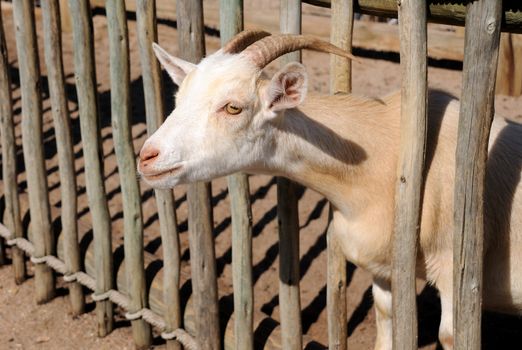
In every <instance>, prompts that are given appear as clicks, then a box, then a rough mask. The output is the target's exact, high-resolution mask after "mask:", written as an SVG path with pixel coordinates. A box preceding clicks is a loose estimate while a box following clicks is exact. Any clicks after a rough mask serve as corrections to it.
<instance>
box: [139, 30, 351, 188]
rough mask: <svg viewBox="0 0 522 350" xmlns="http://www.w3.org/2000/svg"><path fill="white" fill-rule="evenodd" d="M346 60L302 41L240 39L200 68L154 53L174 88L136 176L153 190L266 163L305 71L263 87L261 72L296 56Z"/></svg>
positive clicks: (295, 68)
mask: <svg viewBox="0 0 522 350" xmlns="http://www.w3.org/2000/svg"><path fill="white" fill-rule="evenodd" d="M304 48H308V49H312V50H317V51H323V52H331V53H334V54H338V55H341V56H345V57H348V58H351V57H352V56H351V55H350V54H349V53H347V52H345V51H343V50H341V49H339V48H337V47H336V46H333V45H331V44H329V43H327V42H324V41H321V40H318V39H315V38H311V37H308V36H302V35H274V36H269V34H268V33H266V32H261V31H245V32H242V33H240V34H238V35H237V36H236V37H235V38H233V39H232V40H231V41H230V42H229V43H228V44H227V45H225V46H224V47H223V48H222V49H221V50H219V51H218V52H216V53H214V54H212V55H210V56H209V57H207V58H205V59H203V60H202V61H201V62H200V63H199V64H198V65H194V64H192V63H189V62H186V61H184V60H181V59H179V58H176V57H172V56H171V55H169V54H168V53H167V52H165V51H164V50H163V49H162V48H160V47H159V46H158V45H156V44H154V51H155V53H156V56H157V58H158V60H159V61H160V63H161V64H162V65H163V67H164V68H165V69H166V71H167V73H168V74H169V76H170V77H171V78H172V80H173V81H174V83H176V84H177V85H178V86H179V90H178V93H177V95H176V108H175V109H174V111H172V113H171V114H170V115H169V117H168V118H167V119H166V120H165V122H164V123H163V125H161V127H160V128H159V129H158V130H157V131H156V132H155V133H154V134H153V135H152V136H150V137H149V139H148V140H147V141H146V142H145V144H144V146H143V148H142V150H141V152H140V160H139V165H138V171H139V173H140V174H141V176H142V177H143V179H144V180H145V181H146V182H148V183H149V184H150V185H152V186H153V187H158V188H169V187H173V186H174V185H176V184H178V183H187V182H194V181H207V180H211V179H213V178H216V177H219V176H224V175H228V174H231V173H234V172H236V171H240V170H243V171H248V170H254V169H256V168H259V167H262V166H263V165H267V164H269V163H270V157H271V155H272V153H273V149H274V147H275V140H274V138H273V130H274V127H275V125H277V119H278V118H281V117H282V113H281V112H282V111H284V110H285V109H289V108H295V107H297V106H298V105H299V104H300V103H301V102H302V101H303V100H304V98H305V96H306V90H307V75H306V71H305V69H304V67H303V65H301V64H299V63H290V64H288V65H286V66H285V67H284V68H282V69H281V70H280V71H279V72H277V73H276V74H275V76H274V77H273V78H272V79H271V80H268V79H266V78H264V77H263V76H262V74H261V72H262V69H263V68H264V67H265V66H266V65H267V64H268V63H270V62H271V61H273V60H274V59H276V58H277V57H279V56H281V55H283V54H285V53H288V52H292V51H296V50H300V49H304Z"/></svg>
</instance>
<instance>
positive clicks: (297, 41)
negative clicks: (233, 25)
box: [242, 34, 356, 69]
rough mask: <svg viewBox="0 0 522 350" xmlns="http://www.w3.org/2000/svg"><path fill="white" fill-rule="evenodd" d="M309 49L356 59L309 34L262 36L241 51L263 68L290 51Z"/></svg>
mask: <svg viewBox="0 0 522 350" xmlns="http://www.w3.org/2000/svg"><path fill="white" fill-rule="evenodd" d="M301 49H309V50H314V51H321V52H327V53H333V54H335V55H339V56H342V57H345V58H348V59H351V60H354V59H356V58H355V56H353V55H352V54H351V53H349V52H347V51H345V50H343V49H341V48H339V47H337V46H335V45H332V44H330V43H329V42H326V41H324V40H321V39H317V38H315V37H312V36H309V35H295V34H278V35H272V36H269V37H266V38H263V39H261V40H259V41H257V42H255V43H253V44H252V45H250V46H249V47H247V48H246V49H245V50H244V51H243V53H242V54H243V55H245V56H247V57H249V58H250V59H251V60H252V61H253V62H254V64H255V65H256V66H258V67H259V68H261V69H262V68H264V67H265V66H266V65H267V64H269V63H270V62H272V61H273V60H275V59H276V58H278V57H279V56H282V55H284V54H287V53H289V52H292V51H297V50H301Z"/></svg>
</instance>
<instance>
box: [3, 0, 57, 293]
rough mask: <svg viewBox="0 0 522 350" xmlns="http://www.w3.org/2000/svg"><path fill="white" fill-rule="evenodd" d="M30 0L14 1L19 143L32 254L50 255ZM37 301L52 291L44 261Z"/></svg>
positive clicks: (38, 269)
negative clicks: (20, 96)
mask: <svg viewBox="0 0 522 350" xmlns="http://www.w3.org/2000/svg"><path fill="white" fill-rule="evenodd" d="M33 6H34V4H33V1H32V0H16V1H13V15H14V22H15V32H16V49H17V52H18V64H19V67H20V84H21V89H22V144H23V150H24V157H25V158H24V159H25V168H26V174H27V190H28V192H29V208H30V212H31V233H32V235H31V239H32V241H33V242H34V245H35V252H34V255H35V257H43V256H45V255H49V254H53V252H54V237H53V232H52V227H51V214H50V207H49V198H48V193H47V192H48V190H47V177H46V171H45V162H44V155H43V148H42V145H43V139H42V100H41V95H40V66H39V59H38V46H37V43H36V30H35V24H34V11H33ZM35 285H36V302H37V303H45V302H47V301H49V300H50V299H52V298H53V296H54V293H55V287H54V273H53V271H52V269H51V268H50V267H49V266H47V265H46V264H42V263H40V264H36V266H35Z"/></svg>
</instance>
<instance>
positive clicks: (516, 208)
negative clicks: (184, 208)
mask: <svg viewBox="0 0 522 350" xmlns="http://www.w3.org/2000/svg"><path fill="white" fill-rule="evenodd" d="M260 34H261V37H263V36H266V33H256V32H246V33H243V34H242V35H239V36H238V39H237V41H235V43H234V45H231V46H230V47H232V48H233V47H236V46H237V47H239V46H242V45H243V46H244V45H250V43H252V42H253V41H256V40H259V35H260ZM238 45H239V46H238ZM250 47H253V49H252V50H245V54H242V53H240V54H236V52H239V51H240V50H239V51H235V49H234V50H232V51H218V52H217V53H215V54H213V55H210V56H209V57H207V58H205V59H204V60H203V61H202V62H200V63H199V64H198V65H193V64H191V63H189V62H185V61H183V60H180V59H178V58H175V57H172V56H170V55H169V54H168V53H166V52H165V51H163V50H162V49H161V48H159V47H157V46H156V47H155V52H156V54H157V56H158V59H159V60H160V61H161V62H162V64H163V65H164V66H165V67H166V69H167V72H168V73H169V75H170V76H171V77H172V79H173V80H174V81H175V82H176V84H178V85H181V86H180V90H179V92H178V94H177V97H176V109H175V110H174V111H172V113H171V114H170V116H169V118H167V119H166V121H165V123H164V124H163V125H162V126H161V127H160V128H159V129H158V130H157V131H156V132H155V133H154V135H152V136H151V137H150V138H149V139H148V140H147V142H146V143H145V145H144V146H143V148H142V150H141V152H140V163H139V166H138V168H139V172H140V174H141V175H142V176H143V179H144V180H145V181H147V182H148V183H149V184H150V185H152V186H153V187H156V188H171V187H173V186H175V185H176V184H178V183H188V182H195V181H208V180H211V179H213V178H216V177H220V176H224V175H229V174H232V173H234V172H237V171H247V172H254V173H256V172H258V173H266V174H272V175H281V176H286V177H289V178H291V179H294V180H296V181H298V182H300V183H302V184H304V185H306V186H308V187H310V188H313V189H315V190H317V191H318V192H320V193H322V194H323V195H325V196H326V197H327V198H328V199H329V200H330V201H331V202H332V203H333V206H334V215H333V221H332V224H331V227H330V229H331V230H332V232H333V234H334V235H335V236H337V237H338V238H339V241H340V242H341V245H342V248H343V251H344V254H345V255H346V258H347V259H348V260H350V261H352V262H353V263H355V264H357V265H358V266H360V267H363V268H365V269H367V270H368V271H370V272H371V273H372V274H373V275H374V284H373V296H374V302H375V306H376V308H375V310H376V313H377V317H376V319H377V342H376V348H377V349H379V350H384V349H391V346H392V322H391V317H392V295H391V287H390V276H391V265H392V235H393V228H394V207H395V187H396V183H397V181H396V179H397V175H396V171H397V160H398V154H399V144H400V102H401V101H400V95H399V94H395V95H391V96H389V97H386V98H384V99H383V100H369V99H362V98H358V97H355V96H352V95H343V96H322V97H320V96H309V97H308V98H306V92H307V85H308V84H307V79H308V78H307V74H306V71H305V68H304V67H303V66H302V65H300V64H298V63H290V64H288V65H286V66H285V67H283V68H282V69H281V70H279V71H278V72H277V73H276V74H275V75H274V76H273V77H272V78H271V79H267V78H266V76H264V75H263V74H262V68H263V67H264V66H263V65H264V63H266V62H268V61H270V60H272V59H273V58H274V57H276V56H278V55H280V54H282V53H285V52H290V51H294V50H297V49H299V48H303V47H309V48H310V47H314V48H315V49H318V50H320V51H327V52H335V53H337V54H339V51H338V50H337V49H334V48H332V47H331V46H329V44H325V43H319V42H318V41H317V40H315V39H310V38H305V37H293V38H290V37H288V36H281V37H275V38H271V37H267V38H263V39H260V40H259V42H256V45H255V46H254V44H252V45H251V46H249V48H250ZM343 56H345V54H343ZM259 62H264V63H263V64H261V65H260V63H259ZM283 114H284V115H283ZM458 114H459V103H458V101H457V100H455V99H454V98H452V97H450V96H448V95H445V94H443V93H438V92H433V93H431V94H430V96H429V125H428V141H427V154H426V171H425V173H426V174H425V175H426V178H425V188H424V198H423V204H422V215H421V230H420V240H419V249H418V261H417V276H418V277H420V278H424V279H426V280H428V281H429V282H430V283H432V284H434V285H436V286H437V288H438V290H439V292H440V298H441V309H442V315H441V324H440V328H439V339H440V341H441V343H442V345H443V346H444V348H445V349H446V350H449V349H452V348H453V301H452V298H453V264H452V262H453V239H452V238H453V215H454V214H453V213H454V210H453V196H454V194H453V191H454V183H455V181H454V180H455V179H454V178H455V150H456V143H457V142H456V140H457V129H458ZM521 163H522V126H521V125H518V124H515V123H509V122H505V121H501V120H495V121H494V123H493V128H492V131H491V142H490V151H489V160H488V168H487V179H486V187H485V220H484V224H485V252H486V255H485V263H484V277H485V280H484V305H485V307H487V308H490V309H494V310H500V311H504V312H509V313H515V314H522V269H518V268H517V267H518V266H519V265H521V264H522V253H521V252H522V230H521V228H522V227H521V226H522V222H521V220H522V219H519V218H520V217H522V215H520V214H522V197H521V196H522V193H521V191H520V188H519V183H520V172H521Z"/></svg>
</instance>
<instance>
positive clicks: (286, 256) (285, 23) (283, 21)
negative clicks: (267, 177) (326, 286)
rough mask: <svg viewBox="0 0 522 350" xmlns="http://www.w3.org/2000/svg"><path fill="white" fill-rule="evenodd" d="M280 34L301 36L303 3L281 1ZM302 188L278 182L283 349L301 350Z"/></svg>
mask: <svg viewBox="0 0 522 350" xmlns="http://www.w3.org/2000/svg"><path fill="white" fill-rule="evenodd" d="M279 16H280V22H279V23H280V28H281V33H292V34H300V33H301V0H281V7H280V14H279ZM292 61H299V62H300V61H301V52H300V51H297V52H292V53H289V54H286V55H285V56H283V59H282V64H283V65H285V64H287V63H289V62H292ZM298 186H299V185H297V184H295V183H293V182H292V181H290V180H288V179H285V178H282V177H278V178H277V218H278V224H279V307H280V308H281V333H282V347H283V349H289V350H293V349H301V348H302V347H303V341H302V333H303V332H302V326H301V299H300V295H299V281H300V274H299V212H298V209H297V194H296V190H297V188H298Z"/></svg>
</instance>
